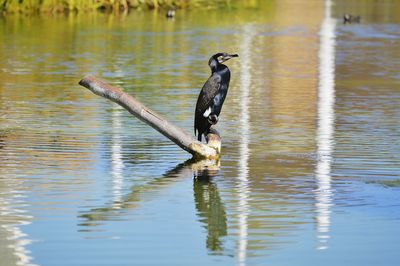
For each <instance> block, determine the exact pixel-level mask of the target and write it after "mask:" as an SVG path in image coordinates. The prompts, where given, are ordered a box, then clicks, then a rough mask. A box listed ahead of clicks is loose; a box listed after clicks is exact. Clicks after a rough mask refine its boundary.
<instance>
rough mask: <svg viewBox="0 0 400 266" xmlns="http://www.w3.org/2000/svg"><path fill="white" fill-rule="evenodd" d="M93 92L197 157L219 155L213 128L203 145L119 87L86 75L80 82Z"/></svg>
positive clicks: (217, 137)
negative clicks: (206, 142) (117, 105)
mask: <svg viewBox="0 0 400 266" xmlns="http://www.w3.org/2000/svg"><path fill="white" fill-rule="evenodd" d="M79 84H80V85H82V86H84V87H86V88H87V89H89V90H90V91H92V92H93V93H94V94H96V95H99V96H102V97H104V98H107V99H109V100H111V101H113V102H115V103H117V104H119V105H121V106H122V107H124V108H125V109H126V110H128V111H129V112H130V113H131V114H133V115H135V116H136V117H137V118H139V119H140V120H142V121H143V122H145V123H146V124H148V125H150V126H151V127H153V128H154V129H156V130H157V131H158V132H160V133H161V134H163V135H164V136H166V137H167V138H169V139H170V140H171V141H173V142H174V143H175V144H176V145H178V146H179V147H181V148H182V149H184V150H185V151H187V152H189V153H191V154H192V155H193V156H194V157H198V158H215V157H218V156H219V152H220V149H221V138H220V136H219V134H218V132H217V131H216V130H215V129H214V130H211V132H210V133H209V134H208V136H207V140H208V144H207V145H205V144H203V143H201V142H199V141H197V140H196V139H194V138H193V137H192V136H190V135H189V134H187V133H186V132H185V131H184V130H182V129H180V128H178V127H176V126H174V125H173V124H171V123H170V122H168V121H167V120H166V119H165V118H163V117H162V116H161V115H159V114H157V113H156V112H154V111H152V110H150V109H149V108H147V107H145V106H144V105H143V104H141V103H140V102H139V101H138V100H136V99H135V98H134V97H132V96H130V95H128V94H126V93H125V92H123V91H122V90H121V89H119V88H116V87H113V86H111V85H109V84H107V83H105V82H104V81H101V80H99V79H97V78H95V77H93V76H86V77H84V78H83V79H82V80H81V81H80V82H79Z"/></svg>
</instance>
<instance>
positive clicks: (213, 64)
mask: <svg viewBox="0 0 400 266" xmlns="http://www.w3.org/2000/svg"><path fill="white" fill-rule="evenodd" d="M232 57H239V55H238V54H227V53H217V54H215V55H213V56H211V58H210V60H209V61H208V65H209V66H210V68H211V69H212V70H213V69H216V68H217V66H218V65H219V64H222V63H223V62H225V61H227V60H229V59H231V58H232Z"/></svg>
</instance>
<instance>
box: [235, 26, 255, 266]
mask: <svg viewBox="0 0 400 266" xmlns="http://www.w3.org/2000/svg"><path fill="white" fill-rule="evenodd" d="M252 39H253V29H252V26H251V25H246V26H245V27H244V32H243V34H242V40H241V43H240V53H239V56H240V87H239V90H240V94H239V107H240V108H239V110H240V111H241V112H240V149H239V154H240V160H239V177H238V179H239V186H238V194H239V208H238V213H239V240H238V254H237V257H238V264H239V265H246V257H247V239H248V221H247V218H248V214H249V204H248V197H249V194H250V191H249V184H248V183H249V180H248V176H249V166H248V165H249V136H250V125H249V119H250V115H249V90H250V79H251V74H250V63H251V42H252Z"/></svg>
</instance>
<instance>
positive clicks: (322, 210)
mask: <svg viewBox="0 0 400 266" xmlns="http://www.w3.org/2000/svg"><path fill="white" fill-rule="evenodd" d="M331 5H332V3H331V1H330V0H326V1H325V13H324V20H323V22H322V26H321V31H320V49H319V84H318V128H317V154H318V162H317V169H316V179H317V185H318V189H317V190H316V203H315V206H316V212H317V214H316V215H317V231H318V246H317V249H327V248H328V239H329V228H330V213H331V211H330V207H331V205H332V196H333V192H332V188H331V163H332V150H333V145H334V143H333V133H334V119H335V113H334V111H335V110H334V103H335V88H334V87H335V20H334V19H333V18H332V17H331Z"/></svg>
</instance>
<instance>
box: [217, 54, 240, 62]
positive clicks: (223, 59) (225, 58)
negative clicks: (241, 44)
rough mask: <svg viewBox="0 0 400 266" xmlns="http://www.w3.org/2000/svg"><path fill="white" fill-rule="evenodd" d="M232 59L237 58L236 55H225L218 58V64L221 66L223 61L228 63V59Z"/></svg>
mask: <svg viewBox="0 0 400 266" xmlns="http://www.w3.org/2000/svg"><path fill="white" fill-rule="evenodd" d="M232 57H239V55H238V54H226V55H222V56H220V57H218V62H219V63H220V64H222V63H223V62H225V61H228V60H229V59H231V58H232Z"/></svg>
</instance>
